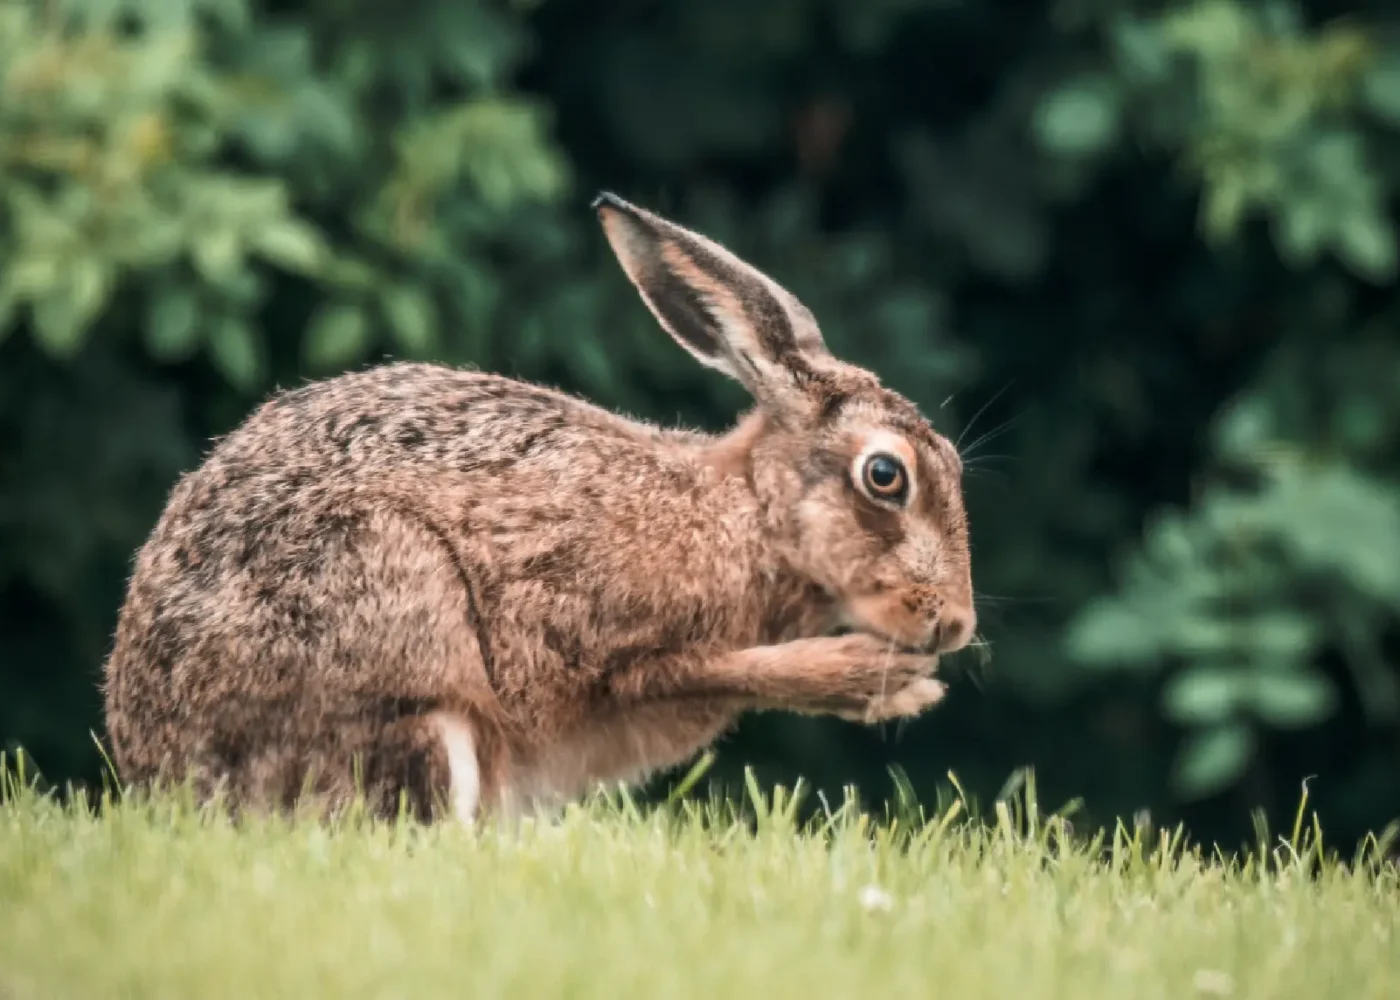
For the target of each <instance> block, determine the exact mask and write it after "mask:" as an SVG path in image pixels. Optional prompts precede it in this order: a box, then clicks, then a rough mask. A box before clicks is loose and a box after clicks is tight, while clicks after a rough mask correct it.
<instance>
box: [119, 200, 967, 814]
mask: <svg viewBox="0 0 1400 1000" xmlns="http://www.w3.org/2000/svg"><path fill="white" fill-rule="evenodd" d="M597 208H598V211H599V215H600V218H601V220H602V222H603V224H604V227H605V231H606V232H607V234H608V237H609V240H610V241H611V243H612V245H613V247H614V249H615V250H616V252H617V254H618V257H619V259H620V261H621V262H622V264H623V267H624V269H625V270H626V271H627V273H628V275H629V277H631V278H632V280H633V282H634V283H635V284H636V285H637V287H638V290H639V291H640V292H641V294H642V296H643V298H644V300H645V301H646V302H647V304H648V306H649V307H650V308H651V309H652V311H653V312H654V313H655V314H656V315H657V316H658V318H659V319H660V320H661V322H662V325H663V326H665V327H666V328H667V329H668V330H669V331H670V332H671V333H672V334H673V335H674V336H675V337H676V339H677V341H678V342H679V343H681V344H682V345H683V346H685V347H686V348H687V349H688V350H690V351H691V352H692V353H694V354H695V355H696V356H697V357H698V358H699V359H700V360H701V361H703V362H704V363H706V364H709V365H711V366H713V367H716V368H719V369H721V370H723V371H726V372H727V373H729V374H731V375H732V376H734V377H736V378H738V379H739V380H740V381H742V382H743V383H744V384H745V385H746V386H747V387H748V388H749V389H750V390H751V391H752V392H753V395H754V396H755V398H756V399H757V400H758V404H759V405H758V406H757V407H756V408H755V409H754V410H753V411H752V412H750V413H749V414H748V415H746V416H745V417H744V418H743V419H742V420H741V421H740V422H739V424H738V425H737V426H736V427H735V428H734V429H733V430H732V431H731V432H729V433H728V434H726V435H722V436H715V437H712V436H709V435H704V434H699V433H694V432H688V431H680V430H667V429H660V428H656V427H652V426H648V425H646V424H642V423H638V422H634V421H631V420H627V419H624V418H623V417H620V416H617V415H614V414H612V413H609V412H606V411H604V410H602V409H599V408H598V407H595V406H593V405H591V404H589V403H587V402H584V401H582V400H580V399H576V398H574V397H571V396H568V395H565V394H563V393H559V392H555V391H552V390H549V389H545V388H541V387H538V386H533V385H527V384H522V383H520V382H515V381H511V380H509V379H506V378H503V377H500V376H496V375H491V374H484V373H477V372H468V371H456V370H451V369H448V368H444V367H439V366H435V365H429V364H408V363H402V364H391V365H387V366H384V367H380V368H376V369H373V370H369V371H363V372H357V373H353V374H347V375H343V376H340V377H338V378H334V379H330V380H328V381H324V382H320V383H315V384H311V385H308V386H304V387H302V388H300V389H296V390H293V391H289V392H285V393H282V394H280V395H278V396H276V397H274V398H272V399H271V400H269V401H268V402H267V403H265V404H264V405H263V406H262V407H260V408H259V409H258V410H257V411H256V412H255V413H254V414H253V415H252V416H251V417H250V418H249V419H248V420H247V421H246V422H245V423H244V424H243V425H242V426H241V427H239V428H238V429H237V430H235V431H234V432H233V433H232V434H230V435H229V436H228V437H226V438H225V439H223V440H222V441H220V442H219V443H218V444H217V446H216V447H215V448H214V449H213V451H212V452H211V453H210V455H209V456H208V458H207V459H206V461H205V462H204V463H203V465H202V466H200V467H199V468H198V469H196V470H194V471H193V472H191V473H190V474H188V475H187V476H185V477H184V478H183V479H182V480H181V481H180V482H179V483H178V484H177V485H176V487H175V489H174V491H173V493H172V495H171V497H170V500H169V503H168V505H167V507H166V509H165V511H164V513H163V515H162V516H161V518H160V520H159V522H158V524H157V525H156V527H155V529H154V531H153V533H152V535H151V537H150V539H149V540H148V541H147V543H146V544H145V546H144V547H143V548H142V549H141V551H140V553H139V554H138V556H137V560H136V566H135V571H134V574H133V577H132V580H131V583H130V586H129V590H128V595H127V599H126V603H125V605H124V607H123V608H122V612H121V617H120V622H119V625H118V629H117V636H116V645H115V648H114V651H113V653H112V655H111V657H110V659H109V661H108V663H107V665H106V675H105V696H106V711H107V721H108V727H109V731H110V735H111V740H112V744H113V748H114V751H115V759H116V762H117V764H118V767H119V769H120V771H121V774H122V776H123V778H124V779H125V780H127V781H130V782H135V783H141V782H149V781H153V780H162V781H164V780H174V781H178V780H180V779H182V778H184V777H186V775H187V774H191V773H192V775H193V778H194V780H195V782H196V787H197V788H198V789H199V790H200V792H201V793H202V794H206V795H207V794H210V793H212V792H213V791H214V790H215V789H222V790H224V791H225V792H226V793H227V794H228V795H229V796H230V797H231V799H232V801H233V802H234V803H235V804H247V805H256V806H263V807H274V808H275V807H285V806H289V805H291V804H292V803H293V802H294V801H296V800H297V799H298V797H299V796H300V795H301V793H303V792H304V791H311V792H315V793H317V794H319V795H321V796H323V797H325V798H326V799H328V800H329V801H331V802H333V803H343V802H344V801H345V800H346V798H347V797H348V795H349V793H350V792H351V790H352V784H351V781H352V777H353V776H354V775H355V774H356V770H355V769H356V768H358V774H359V776H360V777H361V778H362V779H363V781H364V784H365V789H366V791H367V793H368V795H369V798H370V803H371V805H372V806H373V807H374V808H375V809H376V810H377V811H379V812H381V813H389V812H392V811H393V810H394V808H395V806H396V804H397V802H398V801H399V799H400V796H404V797H406V798H407V799H408V801H409V803H410V805H412V806H413V808H414V809H415V810H416V811H417V812H418V813H419V814H420V815H424V816H428V815H432V814H433V812H434V809H435V808H436V807H437V805H439V804H440V803H441V802H442V801H445V799H446V797H447V795H448V793H449V791H450V789H449V783H450V780H451V779H450V773H449V772H450V768H449V766H448V762H447V755H446V751H445V750H444V745H443V741H442V737H441V736H440V730H439V728H438V727H437V726H436V725H435V720H437V719H439V718H442V717H446V718H450V719H457V720H461V721H462V722H464V723H466V724H467V725H468V726H469V727H470V731H471V733H472V734H473V738H474V743H475V747H474V751H475V754H476V758H477V761H478V763H479V767H480V773H481V799H480V804H481V807H482V808H483V809H484V810H486V811H497V810H513V809H516V808H520V807H523V806H528V805H529V804H531V803H538V802H543V801H558V800H559V799H561V798H567V797H570V796H573V795H576V794H578V793H580V792H582V791H583V790H585V789H586V788H587V787H588V786H589V785H590V784H592V783H593V782H596V781H600V780H635V779H639V778H641V777H643V776H645V775H646V774H647V773H649V772H651V771H653V770H655V769H657V768H661V767H666V766H669V765H673V764H676V763H679V762H681V761H683V760H685V759H686V758H687V757H690V756H691V755H693V754H694V753H695V752H696V751H698V750H699V749H700V748H702V747H703V746H705V745H706V744H708V743H709V742H711V741H712V740H714V739H715V738H716V737H717V736H718V735H719V734H720V733H721V732H722V731H723V730H725V728H726V727H728V726H729V725H730V724H731V723H732V722H733V721H734V719H735V718H736V717H737V716H738V714H740V713H741V712H743V711H745V710H747V709H753V708H785V709H791V710H796V711H803V712H827V713H836V714H839V715H842V716H844V717H848V718H853V719H861V720H867V721H869V720H876V719H884V718H890V717H895V716H901V715H910V714H914V713H917V712H919V711H921V710H922V709H924V708H925V707H927V706H928V705H929V704H932V703H933V702H935V701H936V700H937V699H938V698H939V696H940V695H941V693H942V687H941V686H940V685H939V684H937V682H935V681H932V680H931V679H930V678H929V675H930V674H931V673H932V671H933V668H934V666H935V664H936V655H935V653H936V651H937V650H939V649H943V650H948V649H954V648H958V647H960V646H962V645H965V644H966V642H967V641H968V639H969V637H970V635H971V631H972V627H973V611H972V600H971V577H970V570H969V555H968V549H967V533H966V524H965V516H964V512H963V505H962V500H961V493H960V474H961V467H960V463H959V461H958V457H957V454H956V452H955V450H954V449H953V447H952V446H951V445H950V444H949V443H948V441H947V440H946V439H944V438H942V437H941V436H939V435H938V434H936V433H935V432H934V431H933V430H932V428H930V427H929V425H928V424H927V422H926V421H925V420H924V419H923V417H922V416H920V414H919V413H918V411H917V410H916V408H915V407H914V406H913V405H912V404H910V403H909V402H908V401H906V400H904V399H903V398H901V397H899V396H898V395H896V394H895V393H893V392H891V391H889V390H888V389H885V388H883V387H882V386H881V385H880V384H879V382H878V380H877V379H876V378H875V376H873V375H871V374H870V373H869V372H866V371H864V370H861V369H859V368H855V367H853V366H850V365H848V364H845V363H842V362H840V361H838V360H837V359H835V358H834V357H832V356H831V355H830V354H829V353H827V351H826V349H825V347H824V346H823V345H822V341H821V337H820V334H819V332H818V331H817V328H816V325H815V322H814V321H813V320H812V318H811V316H810V314H809V313H808V312H807V311H806V309H805V308H803V307H802V306H801V305H800V304H799V303H797V302H796V301H795V300H794V299H793V298H792V297H791V296H790V295H789V294H788V293H787V292H785V291H783V290H782V289H781V288H779V287H778V286H777V285H775V284H774V283H773V282H772V281H771V280H770V279H768V278H766V277H765V276H763V275H762V274H760V273H759V272H757V271H755V270H754V269H752V268H750V267H748V266H747V265H745V264H743V263H742V262H740V261H738V260H737V259H736V258H734V257H733V256H732V255H730V254H728V253H727V252H726V251H724V250H722V249H721V248H719V247H718V246H717V245H715V244H713V243H711V242H709V241H708V240H705V239H703V238H702V237H700V236H698V235H696V234H694V233H690V232H688V231H686V230H683V229H681V228H679V227H677V226H675V225H673V224H671V223H669V222H666V221H665V220H662V219H659V218H658V217H656V216H654V215H652V214H650V213H647V212H644V211H643V210H641V209H639V208H636V207H634V206H631V205H629V204H627V203H626V202H623V201H621V200H620V199H617V198H614V197H612V196H603V197H601V198H600V199H599V201H598V203H597ZM880 435H884V437H885V440H888V441H889V442H890V450H892V451H893V453H896V454H899V455H900V456H901V457H903V458H905V460H906V461H907V462H908V464H909V465H910V470H909V471H910V478H911V479H912V482H913V495H912V499H911V501H910V504H909V506H908V508H907V509H905V510H900V509H895V508H892V507H891V506H889V505H887V504H881V503H878V502H876V501H875V500H873V499H871V498H870V497H869V496H868V495H867V494H866V493H865V492H864V491H863V489H862V487H861V486H860V484H859V483H858V482H857V481H856V474H855V473H854V472H853V466H852V463H853V461H854V459H855V458H856V456H857V455H859V454H860V453H861V451H862V449H863V448H865V447H866V446H867V444H868V443H869V442H871V441H875V440H879V439H880V438H879V436H880ZM843 623H844V624H846V625H848V626H851V627H853V628H855V629H856V630H858V631H856V632H855V633H854V634H848V635H839V636H837V635H830V634H829V633H830V632H831V631H832V629H833V627H834V626H836V625H838V624H843Z"/></svg>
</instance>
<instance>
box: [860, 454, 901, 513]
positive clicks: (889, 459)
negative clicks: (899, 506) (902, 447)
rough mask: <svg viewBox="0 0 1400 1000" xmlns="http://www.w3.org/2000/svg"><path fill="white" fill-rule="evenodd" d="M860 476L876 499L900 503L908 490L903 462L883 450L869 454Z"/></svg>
mask: <svg viewBox="0 0 1400 1000" xmlns="http://www.w3.org/2000/svg"><path fill="white" fill-rule="evenodd" d="M861 477H862V478H863V479H864V480H865V488H866V490H867V491H869V493H870V495H871V496H873V497H875V498H876V499H878V500H889V501H892V502H894V503H902V502H903V501H904V496H905V494H906V493H908V492H909V476H908V474H906V473H905V471H904V465H903V463H901V462H900V461H899V459H897V458H895V457H894V456H893V455H886V454H884V453H883V452H879V453H876V454H874V455H871V456H870V457H869V458H867V459H866V460H865V467H864V468H863V469H862V470H861Z"/></svg>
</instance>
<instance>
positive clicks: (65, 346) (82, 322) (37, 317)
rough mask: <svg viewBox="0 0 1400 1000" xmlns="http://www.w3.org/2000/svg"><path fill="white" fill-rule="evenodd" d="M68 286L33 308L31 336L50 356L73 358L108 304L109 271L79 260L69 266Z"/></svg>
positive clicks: (98, 263) (100, 264)
mask: <svg viewBox="0 0 1400 1000" xmlns="http://www.w3.org/2000/svg"><path fill="white" fill-rule="evenodd" d="M67 279H68V280H67V285H66V287H64V286H59V287H58V288H56V289H54V290H53V291H52V292H50V294H48V295H46V296H44V297H43V298H41V299H39V300H38V302H36V303H35V306H34V333H35V337H36V339H37V340H38V341H39V343H40V345H41V346H43V347H44V348H45V349H46V350H47V351H48V353H49V355H50V356H51V357H55V358H65V359H66V358H71V357H74V356H75V355H76V354H77V353H78V351H79V350H80V349H81V348H82V346H83V341H84V334H86V333H87V331H88V329H89V327H90V326H91V325H92V321H93V320H94V319H95V318H96V316H97V314H98V313H99V312H100V311H101V309H102V306H103V305H104V304H105V303H106V301H107V291H108V288H109V285H110V281H111V272H110V270H109V269H108V267H107V265H106V264H105V263H103V262H102V261H100V260H97V259H95V258H92V257H79V258H78V259H76V260H74V261H73V262H72V263H71V265H70V266H69V270H68V274H67Z"/></svg>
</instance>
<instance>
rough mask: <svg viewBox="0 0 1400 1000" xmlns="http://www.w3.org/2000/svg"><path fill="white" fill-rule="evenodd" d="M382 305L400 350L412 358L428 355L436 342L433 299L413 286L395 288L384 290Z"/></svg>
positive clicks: (435, 318) (435, 317) (435, 316)
mask: <svg viewBox="0 0 1400 1000" xmlns="http://www.w3.org/2000/svg"><path fill="white" fill-rule="evenodd" d="M381 302H382V305H383V308H384V316H385V318H386V319H387V320H388V321H389V329H390V331H391V332H392V333H393V335H394V341H395V343H397V344H398V346H399V348H400V349H401V350H402V351H403V352H404V353H405V354H407V355H409V356H411V357H424V356H426V355H427V354H428V353H429V352H430V351H431V350H432V349H433V347H434V346H435V345H436V343H437V313H436V310H435V309H434V308H433V302H432V299H430V298H429V297H428V295H427V294H426V293H425V292H424V291H423V290H422V289H420V288H416V287H414V286H413V285H392V286H390V287H389V288H387V289H385V291H384V296H383V299H382V300H381Z"/></svg>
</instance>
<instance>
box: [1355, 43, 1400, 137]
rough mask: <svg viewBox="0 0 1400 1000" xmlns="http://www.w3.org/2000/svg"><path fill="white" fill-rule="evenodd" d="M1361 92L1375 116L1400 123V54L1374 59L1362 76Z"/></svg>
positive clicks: (1394, 123)
mask: <svg viewBox="0 0 1400 1000" xmlns="http://www.w3.org/2000/svg"><path fill="white" fill-rule="evenodd" d="M1361 94H1362V98H1363V99H1364V100H1365V102H1366V105H1367V107H1369V108H1370V109H1371V111H1372V113H1374V114H1375V115H1376V117H1378V118H1381V119H1384V120H1385V121H1387V122H1389V123H1390V124H1392V125H1400V55H1395V54H1391V55H1387V56H1383V57H1381V58H1380V59H1378V60H1376V62H1375V63H1373V64H1372V65H1371V67H1370V69H1369V70H1368V71H1367V72H1366V74H1365V76H1363V77H1362V81H1361Z"/></svg>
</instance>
